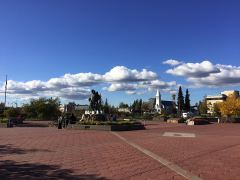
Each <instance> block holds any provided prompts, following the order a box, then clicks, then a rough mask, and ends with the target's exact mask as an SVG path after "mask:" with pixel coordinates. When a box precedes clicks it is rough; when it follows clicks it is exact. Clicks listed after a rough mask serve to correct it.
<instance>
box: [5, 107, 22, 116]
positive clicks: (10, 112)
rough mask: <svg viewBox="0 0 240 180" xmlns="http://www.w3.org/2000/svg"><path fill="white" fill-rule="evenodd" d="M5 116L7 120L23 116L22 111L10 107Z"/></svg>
mask: <svg viewBox="0 0 240 180" xmlns="http://www.w3.org/2000/svg"><path fill="white" fill-rule="evenodd" d="M4 114H5V115H6V117H7V118H10V117H17V116H18V115H20V114H21V109H20V108H14V107H10V108H8V109H6V110H5V111H4Z"/></svg>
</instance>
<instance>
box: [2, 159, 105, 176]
mask: <svg viewBox="0 0 240 180" xmlns="http://www.w3.org/2000/svg"><path fill="white" fill-rule="evenodd" d="M0 179H18V180H19V179H20V180H22V179H93V180H107V179H106V178H104V177H97V176H96V175H91V174H89V175H75V174H73V171H72V170H69V169H61V168H60V166H56V165H44V164H30V163H18V162H15V161H10V160H5V161H0Z"/></svg>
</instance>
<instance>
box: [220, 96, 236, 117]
mask: <svg viewBox="0 0 240 180" xmlns="http://www.w3.org/2000/svg"><path fill="white" fill-rule="evenodd" d="M217 106H218V108H219V110H220V112H221V115H222V116H225V117H234V116H235V117H236V116H240V98H239V97H236V96H234V95H232V96H229V97H228V98H227V100H226V101H224V102H221V103H218V104H217Z"/></svg>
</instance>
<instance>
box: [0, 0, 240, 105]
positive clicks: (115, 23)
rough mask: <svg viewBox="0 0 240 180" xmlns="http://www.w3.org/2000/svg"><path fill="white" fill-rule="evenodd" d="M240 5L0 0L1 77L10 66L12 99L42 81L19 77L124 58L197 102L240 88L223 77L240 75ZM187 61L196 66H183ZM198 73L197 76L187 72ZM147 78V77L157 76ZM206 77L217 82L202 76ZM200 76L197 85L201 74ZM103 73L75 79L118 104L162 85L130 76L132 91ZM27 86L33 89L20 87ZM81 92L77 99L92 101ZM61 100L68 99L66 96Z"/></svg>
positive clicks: (101, 66)
mask: <svg viewBox="0 0 240 180" xmlns="http://www.w3.org/2000/svg"><path fill="white" fill-rule="evenodd" d="M239 8H240V1H238V0H235V1H233V0H225V1H221V0H218V1H217V0H212V1H208V0H201V1H200V0H199V1H195V0H182V1H178V0H168V1H151V0H150V1H149V0H148V1H141V0H137V1H133V0H130V1H129V0H128V1H127V0H126V1H125V0H121V1H110V0H101V1H99V0H96V1H93V0H84V1H83V0H41V1H40V0H39V1H33V0H29V1H27V0H21V1H17V0H16V1H14V0H6V1H3V0H0V81H1V82H3V81H4V76H5V74H8V76H9V79H10V80H12V81H13V82H12V84H10V85H9V88H10V89H9V90H10V91H9V93H10V94H9V103H10V102H12V101H18V102H22V101H23V99H27V98H31V97H32V94H31V93H33V91H35V90H36V91H37V90H39V86H38V88H35V87H34V88H33V89H31V93H30V91H29V87H28V85H29V84H28V85H25V84H19V82H22V83H26V82H28V81H33V80H39V81H42V82H47V81H49V79H51V78H59V77H62V76H64V75H65V74H67V73H70V74H78V73H88V72H90V73H93V74H98V75H104V74H105V73H106V72H109V71H110V70H111V69H113V68H114V67H116V66H124V67H125V68H127V69H128V70H129V71H131V70H133V69H136V70H137V71H138V72H139V73H140V72H141V71H142V69H146V70H147V71H152V72H154V73H156V74H157V75H158V79H160V80H161V81H163V82H172V81H176V87H177V86H178V85H179V84H181V85H183V86H184V87H189V89H190V93H191V97H192V98H191V99H192V102H193V103H194V102H197V101H198V100H200V99H202V98H203V96H204V95H206V94H215V93H219V92H220V91H222V90H224V89H239V84H240V80H239V81H238V80H233V79H231V78H230V79H225V78H224V77H225V76H226V77H228V76H234V77H238V75H239V76H240V68H239V66H240V63H239V59H240V53H239V52H240V33H239V32H240V19H239V17H240V11H239ZM169 59H174V60H177V61H179V62H181V63H180V64H179V65H178V66H180V67H179V68H178V69H175V70H174V71H173V72H172V73H166V71H167V70H169V69H174V68H177V67H178V66H176V65H175V66H171V65H170V64H169V63H168V64H166V63H165V64H163V62H164V61H166V60H169ZM204 60H207V61H209V62H210V63H211V64H207V66H208V67H205V66H201V65H200V66H197V65H196V63H199V64H200V63H201V62H203V61H204ZM187 63H192V64H190V65H189V64H188V65H187ZM217 64H220V65H222V66H219V65H217ZM225 65H231V68H229V67H228V68H227V67H225ZM192 66H193V67H194V68H195V69H194V68H193V67H192ZM186 67H187V68H190V69H191V70H192V71H194V72H195V74H191V73H190V74H189V73H186V71H188V70H186ZM198 67H201V68H203V69H205V70H206V72H207V73H208V74H207V75H208V76H207V75H206V76H205V75H204V76H202V75H201V73H200V74H199V72H198V71H197V70H199V69H198ZM214 68H216V69H220V71H221V72H222V74H217V72H213V71H212V70H213V69H214ZM226 69H227V70H226ZM183 70H184V72H182V71H183ZM205 70H204V72H205ZM179 71H181V73H179ZM124 72H125V71H123V73H124ZM231 72H234V74H232V73H231ZM218 73H219V72H218ZM215 75H216V76H215ZM223 75H225V76H223ZM136 76H137V75H136ZM193 77H194V78H195V79H194V80H193V79H190V80H189V78H193ZM148 78H149V77H147V78H146V79H144V82H145V81H152V80H154V79H151V78H150V79H148ZM205 78H206V79H207V78H209V81H210V79H211V80H212V81H214V82H215V84H214V83H210V82H209V81H208V82H202V81H203V79H205ZM239 79H240V77H239ZM60 80H62V79H60ZM200 80H201V83H200V84H201V85H200V86H199V84H198V83H196V82H199V81H200ZM79 81H81V79H79ZM100 81H101V82H94V83H92V84H91V85H90V86H86V85H84V87H83V86H82V85H81V83H80V84H79V83H78V88H84V90H83V91H82V89H81V92H80V90H79V89H78V90H77V91H78V93H77V94H80V95H81V93H82V92H83V93H86V91H85V90H87V89H91V88H95V89H97V90H99V91H100V92H101V93H102V94H103V97H104V98H106V97H107V98H108V100H109V101H110V102H111V103H113V104H115V105H116V104H118V103H119V102H121V101H125V102H128V103H130V102H131V101H133V100H134V99H136V98H143V99H145V100H146V99H148V98H150V97H152V96H154V95H155V90H154V88H158V87H157V86H154V87H153V88H152V89H151V90H149V89H148V90H145V89H147V88H142V89H141V90H139V89H138V88H136V87H135V84H136V83H139V79H137V80H136V81H131V82H130V84H131V88H130V90H131V93H128V94H126V90H127V89H126V87H125V88H119V89H116V88H115V89H113V90H112V91H108V90H107V87H109V86H110V85H111V84H116V83H118V84H120V85H121V86H122V84H123V83H124V85H125V86H126V84H129V81H128V79H127V78H126V79H121V80H115V81H112V80H111V82H109V81H107V83H106V82H105V81H106V80H105V79H104V80H100ZM1 84H2V83H1ZM40 84H41V83H40ZM133 84H134V87H135V88H133V87H132V85H133ZM120 85H119V86H120ZM29 86H30V87H31V88H32V87H33V85H29ZM20 87H21V88H22V89H21V88H20ZM47 87H49V86H47ZM61 87H62V86H61ZM61 87H58V90H59V89H60V88H61ZM71 87H72V85H71ZM128 87H129V86H128ZM137 87H139V86H138V85H137ZM176 87H169V88H171V89H168V90H169V91H170V90H171V91H173V90H174V88H175V89H176ZM24 88H25V90H26V89H27V90H28V91H27V92H25V91H24V92H23V89H24ZM64 88H66V87H64ZM159 88H160V89H161V87H159ZM19 89H21V91H20V90H19ZM168 90H166V89H165V90H162V94H163V98H164V99H171V95H170V94H169V91H168ZM51 91H53V89H52V90H51ZM54 91H57V88H56V87H55V89H54ZM66 91H67V89H66ZM66 91H64V92H65V93H66ZM133 91H136V92H137V93H134V92H133ZM41 92H42V90H41ZM73 93H74V92H73ZM16 94H17V96H14V95H16ZM34 94H35V93H34ZM52 94H53V93H52V92H51V93H49V95H50V96H52ZM61 94H62V93H59V94H57V95H58V96H61ZM77 94H76V95H77ZM35 95H36V94H35ZM44 95H47V92H45V93H44ZM85 95H86V94H85ZM38 96H41V93H39V94H38ZM74 97H75V99H74V100H77V98H76V96H74ZM2 99H3V98H2V97H1V98H0V100H2ZM63 99H64V98H63ZM80 99H81V100H80ZM82 99H84V98H83V97H81V98H79V101H78V102H79V103H85V102H87V101H86V100H82ZM70 100H72V99H70ZM63 101H69V99H67V98H66V97H65V100H63Z"/></svg>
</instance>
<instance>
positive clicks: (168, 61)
mask: <svg viewBox="0 0 240 180" xmlns="http://www.w3.org/2000/svg"><path fill="white" fill-rule="evenodd" d="M182 63H183V62H181V61H177V60H173V59H169V60H166V61H163V64H168V65H170V66H177V65H180V64H182Z"/></svg>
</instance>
